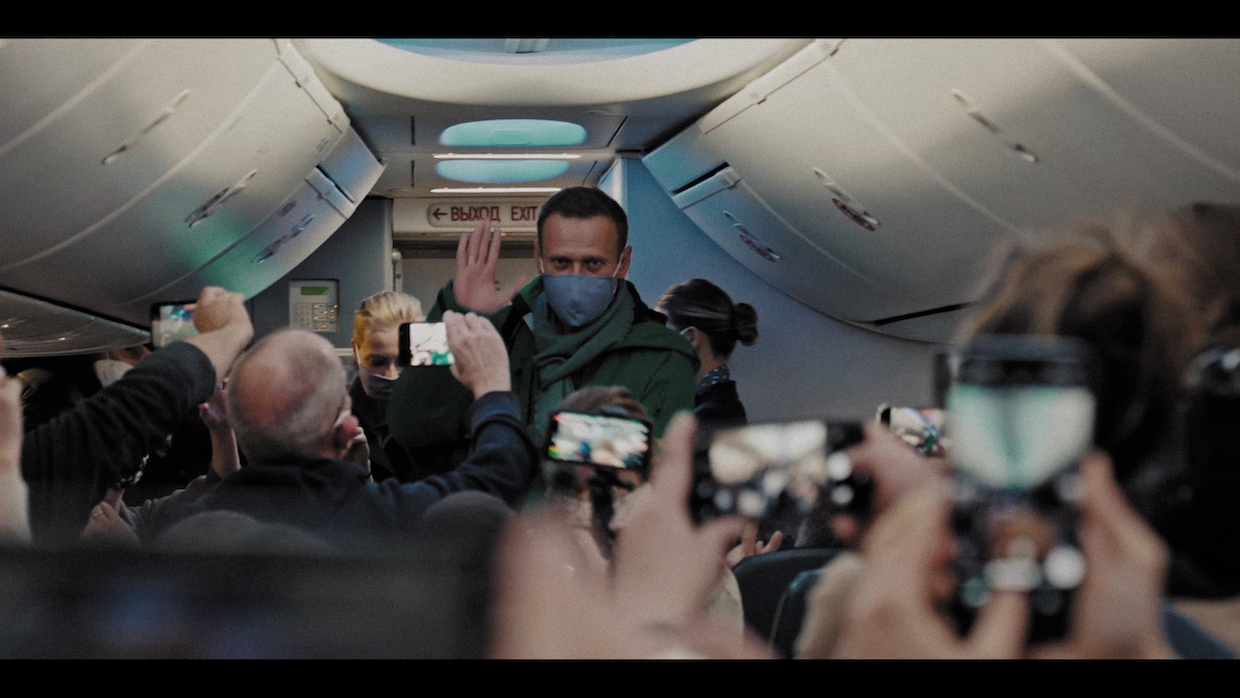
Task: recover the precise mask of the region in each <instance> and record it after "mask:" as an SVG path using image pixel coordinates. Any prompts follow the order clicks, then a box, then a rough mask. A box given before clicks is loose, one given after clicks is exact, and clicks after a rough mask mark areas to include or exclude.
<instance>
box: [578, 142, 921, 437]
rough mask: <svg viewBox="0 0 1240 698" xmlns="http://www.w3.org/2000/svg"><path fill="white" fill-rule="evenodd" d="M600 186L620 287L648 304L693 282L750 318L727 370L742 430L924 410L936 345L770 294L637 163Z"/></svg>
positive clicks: (626, 164) (625, 163) (622, 166)
mask: <svg viewBox="0 0 1240 698" xmlns="http://www.w3.org/2000/svg"><path fill="white" fill-rule="evenodd" d="M617 178H619V179H617ZM600 187H601V188H603V190H604V191H607V192H608V193H609V194H611V195H612V196H617V195H618V196H617V198H618V199H619V200H620V201H621V202H622V203H624V204H625V206H626V210H627V212H628V216H629V244H631V245H632V246H633V264H632V268H631V269H630V270H629V277H628V278H629V280H630V281H632V282H633V283H634V285H636V286H637V289H638V292H639V293H640V294H641V297H642V299H643V300H644V301H646V303H647V304H648V305H650V306H653V305H654V303H655V301H656V300H657V299H658V297H659V296H660V295H661V294H662V293H663V291H665V290H666V289H667V288H668V287H669V286H671V285H672V284H675V283H678V282H681V281H685V280H687V279H691V278H695V277H701V278H704V279H708V280H710V281H712V282H713V283H715V284H717V285H718V286H720V287H721V288H723V289H724V290H725V291H727V292H728V294H729V295H730V296H732V300H733V301H734V302H746V303H749V304H751V305H753V306H754V308H756V309H757V311H758V331H759V334H760V336H759V339H758V342H757V343H756V344H754V345H753V346H751V347H745V346H741V345H739V344H738V345H737V348H736V353H735V354H733V355H732V360H731V361H730V362H729V366H730V367H731V369H732V374H733V378H735V379H736V382H737V387H738V390H739V392H740V397H741V401H742V402H743V403H744V404H745V409H746V411H747V412H748V414H749V418H750V421H765V420H780V419H788V418H793V417H799V416H812V415H821V416H829V417H862V418H868V417H870V416H872V415H873V414H874V411H875V409H876V407H877V406H878V405H879V404H880V403H883V402H887V403H891V404H897V405H927V404H929V403H930V400H931V395H932V375H933V374H932V361H933V351H934V349H935V347H936V346H938V345H935V344H929V343H925V342H916V341H912V340H906V339H899V338H895V337H889V336H886V335H881V334H877V333H874V332H870V331H868V330H864V329H860V328H858V327H854V326H852V325H848V324H846V323H842V322H839V321H838V320H833V319H831V318H829V317H827V316H825V315H823V314H821V313H819V312H817V311H815V310H812V309H810V308H809V307H808V306H805V305H803V304H801V303H800V302H798V301H795V300H793V299H792V298H790V297H788V296H787V295H785V294H784V293H782V292H781V291H779V290H777V289H775V288H774V287H772V286H771V285H769V284H768V283H766V282H765V281H763V280H762V279H761V278H760V277H758V276H757V275H756V274H754V273H753V272H751V271H750V270H749V269H747V268H745V267H744V266H742V265H741V264H740V263H739V262H737V261H736V260H735V259H733V258H732V257H730V256H729V255H728V254H726V253H725V252H724V251H723V250H722V248H720V247H719V246H718V245H717V244H715V242H714V241H712V240H711V239H710V238H709V237H707V236H706V234H705V233H703V232H702V231H701V230H700V229H699V228H698V227H697V225H696V224H694V223H693V222H692V221H691V220H689V218H688V217H687V216H685V215H684V214H683V213H682V212H681V211H680V209H678V208H677V207H676V206H675V205H674V204H673V203H672V201H671V198H670V197H669V196H668V195H667V194H666V193H665V192H664V191H663V189H662V188H661V187H660V186H659V184H658V183H657V182H656V181H655V179H654V177H653V176H652V175H651V174H650V173H649V171H647V170H646V168H645V166H644V165H642V163H641V162H640V161H637V160H628V159H625V160H621V161H620V162H619V163H618V164H617V166H616V168H614V169H613V170H612V172H610V173H609V174H608V176H607V177H606V178H604V181H603V182H601V183H600Z"/></svg>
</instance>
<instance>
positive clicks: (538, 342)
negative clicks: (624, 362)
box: [531, 281, 634, 446]
mask: <svg viewBox="0 0 1240 698" xmlns="http://www.w3.org/2000/svg"><path fill="white" fill-rule="evenodd" d="M620 283H621V287H620V290H619V292H617V293H616V297H615V298H613V299H612V301H611V305H609V306H607V310H606V311H605V312H604V313H603V315H602V317H600V318H599V319H597V320H595V321H594V322H592V323H590V324H589V325H586V326H585V327H582V328H581V329H579V330H577V331H576V332H572V333H570V334H559V333H557V332H556V319H555V317H554V315H553V314H552V310H551V306H549V305H548V304H547V295H546V294H543V295H541V296H539V297H538V302H537V303H536V304H535V305H534V312H533V313H532V315H533V322H532V323H531V329H533V330H534V349H535V351H536V352H537V353H536V354H534V370H535V372H536V374H537V377H538V381H537V383H538V384H537V386H536V390H537V391H538V393H537V395H536V396H535V398H534V419H533V422H532V423H531V427H533V430H534V433H535V434H536V435H537V439H538V440H537V441H536V443H538V444H539V445H540V446H541V445H542V443H543V441H545V440H546V429H547V423H548V421H549V420H550V419H551V412H552V410H554V409H555V407H556V405H558V404H560V402H561V401H563V400H564V398H566V397H568V396H569V395H570V394H572V393H573V391H575V390H576V389H577V387H576V386H575V385H573V381H572V379H571V378H570V376H571V375H572V374H573V373H574V372H576V371H578V370H579V369H581V368H582V367H584V366H586V365H588V364H589V363H590V362H592V361H594V360H595V359H597V358H598V357H599V356H601V355H602V354H603V353H604V352H606V351H607V350H608V349H611V348H612V347H614V346H615V345H617V344H619V343H620V342H621V341H622V340H623V339H624V338H625V337H626V336H628V333H629V327H630V326H631V325H632V324H633V311H634V306H633V297H632V295H630V294H629V292H628V284H625V283H624V282H623V281H621V282H620Z"/></svg>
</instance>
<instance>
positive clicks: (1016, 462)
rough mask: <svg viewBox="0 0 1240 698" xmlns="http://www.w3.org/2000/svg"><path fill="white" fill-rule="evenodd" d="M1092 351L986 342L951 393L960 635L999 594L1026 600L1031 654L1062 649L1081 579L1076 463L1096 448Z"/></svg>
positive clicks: (1024, 341)
mask: <svg viewBox="0 0 1240 698" xmlns="http://www.w3.org/2000/svg"><path fill="white" fill-rule="evenodd" d="M1088 351H1089V350H1088V347H1087V346H1086V345H1085V344H1084V343H1083V342H1081V341H1080V340H1075V339H1072V338H1063V337H1033V336H1023V335H1020V336H1017V335H1010V336H1009V335H990V336H982V337H978V338H977V339H975V340H974V341H973V343H972V344H970V345H969V346H968V347H967V348H966V349H965V351H964V352H963V354H962V356H961V363H960V370H959V377H958V381H957V384H956V385H955V386H953V387H952V388H951V390H950V392H949V393H948V397H947V408H948V412H949V414H950V415H951V427H952V435H953V450H952V459H953V461H954V463H955V465H956V468H957V477H956V480H955V491H956V506H955V510H954V513H953V517H952V522H953V530H954V532H955V535H956V540H957V547H958V549H959V555H958V557H957V564H956V574H957V578H958V583H959V587H958V590H957V594H956V596H955V599H954V603H953V610H954V614H955V616H956V617H957V619H958V621H959V622H960V624H961V627H962V628H968V627H970V626H971V625H972V623H973V621H974V619H975V618H976V616H977V611H978V609H980V608H981V607H982V606H983V605H984V604H985V602H986V599H987V598H988V597H989V596H990V595H991V593H992V592H993V591H995V590H1004V591H1019V592H1028V594H1029V599H1030V605H1031V607H1032V610H1033V612H1032V619H1031V630H1030V642H1031V644H1032V643H1038V642H1043V641H1047V640H1052V639H1057V638H1061V637H1063V636H1064V635H1065V634H1066V633H1067V630H1068V619H1069V618H1070V617H1071V611H1072V604H1073V599H1074V595H1073V592H1074V590H1075V589H1076V588H1077V587H1078V586H1079V585H1080V583H1081V581H1082V579H1084V577H1085V557H1084V556H1083V555H1082V553H1081V548H1080V542H1079V540H1078V537H1077V525H1078V520H1079V506H1078V502H1079V500H1080V496H1081V487H1080V480H1079V477H1078V474H1077V463H1078V462H1079V461H1080V459H1081V457H1082V456H1083V455H1084V454H1085V452H1086V450H1087V449H1088V448H1089V447H1090V444H1091V441H1092V437H1093V426H1094V397H1093V394H1092V393H1091V392H1090V390H1089V388H1088V385H1089V381H1088V380H1087V362H1088Z"/></svg>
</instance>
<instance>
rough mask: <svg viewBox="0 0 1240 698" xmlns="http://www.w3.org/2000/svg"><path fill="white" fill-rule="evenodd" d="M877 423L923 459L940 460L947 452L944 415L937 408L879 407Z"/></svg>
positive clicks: (943, 412)
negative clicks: (935, 458) (925, 457)
mask: <svg viewBox="0 0 1240 698" xmlns="http://www.w3.org/2000/svg"><path fill="white" fill-rule="evenodd" d="M878 421H879V423H880V424H882V425H883V426H885V427H887V428H888V429H890V430H891V431H892V432H893V433H894V434H895V435H896V436H898V437H900V440H901V441H903V442H904V443H906V444H908V445H910V446H912V447H913V449H914V450H916V451H917V452H918V453H920V454H922V455H923V456H942V455H944V452H945V449H946V440H945V437H944V426H945V424H946V422H947V413H946V412H945V411H944V410H941V409H939V408H937V407H920V408H919V407H892V406H891V405H879V407H878Z"/></svg>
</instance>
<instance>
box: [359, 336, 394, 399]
mask: <svg viewBox="0 0 1240 698" xmlns="http://www.w3.org/2000/svg"><path fill="white" fill-rule="evenodd" d="M353 359H354V360H355V361H357V377H358V378H360V379H361V381H362V392H364V393H366V397H368V398H370V399H372V400H386V399H388V398H389V397H391V396H392V388H393V387H394V386H395V385H396V379H395V378H388V377H387V376H381V375H379V374H378V373H375V372H374V371H371V370H370V369H368V368H366V367H365V366H363V365H362V358H361V357H360V356H358V353H357V349H354V350H353Z"/></svg>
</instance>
